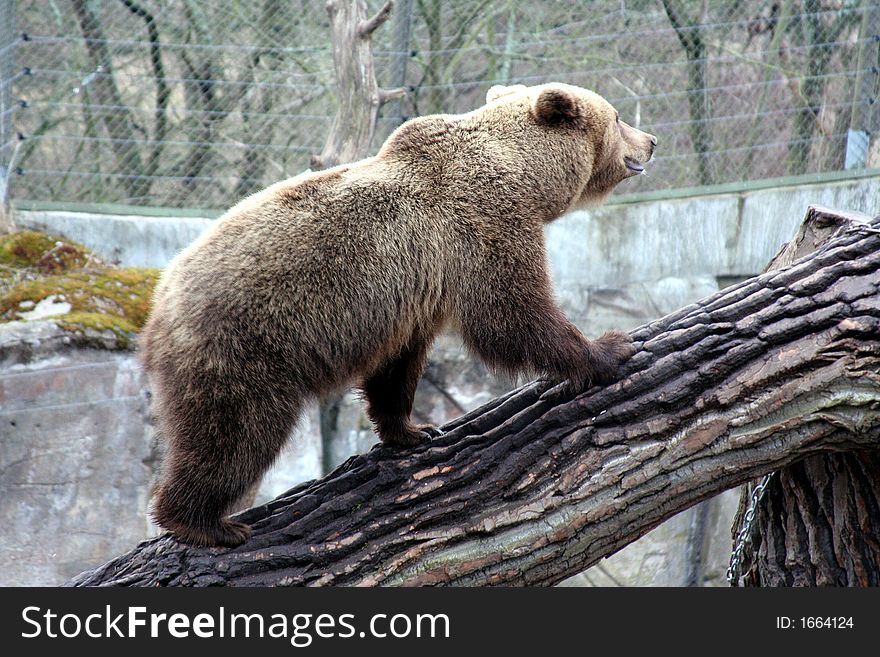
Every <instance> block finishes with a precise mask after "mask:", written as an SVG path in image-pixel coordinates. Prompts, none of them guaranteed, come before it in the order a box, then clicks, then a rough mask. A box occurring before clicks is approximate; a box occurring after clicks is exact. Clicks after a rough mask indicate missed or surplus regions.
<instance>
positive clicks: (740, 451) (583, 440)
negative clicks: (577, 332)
mask: <svg viewBox="0 0 880 657" xmlns="http://www.w3.org/2000/svg"><path fill="white" fill-rule="evenodd" d="M807 221H810V216H809V214H808V218H807ZM878 289H880V218H878V219H875V220H873V221H872V222H871V223H870V224H862V225H853V226H850V227H849V228H847V229H845V230H842V231H841V232H840V234H838V235H837V236H836V237H834V238H833V239H831V240H829V241H828V243H827V244H825V246H824V247H823V248H821V249H819V250H818V251H816V252H815V253H813V254H810V255H808V256H807V257H805V258H803V259H800V260H797V261H795V262H794V263H793V264H791V265H789V266H787V267H784V268H782V269H780V270H778V271H772V272H767V273H765V274H762V275H760V276H757V277H755V278H752V279H749V280H746V281H744V282H742V283H740V284H738V285H735V286H733V287H730V288H727V289H725V290H723V291H721V292H719V293H718V294H715V295H713V296H711V297H708V298H706V299H704V300H702V301H701V302H699V303H697V304H693V305H690V306H688V307H686V308H683V309H681V310H679V311H677V312H675V313H673V314H671V315H668V316H666V317H664V318H662V319H660V320H657V321H655V322H652V323H650V324H648V325H645V326H643V327H641V328H639V329H636V330H635V331H633V332H632V336H633V338H634V340H635V341H636V346H637V347H638V352H637V353H636V355H635V356H634V357H633V359H632V360H631V361H630V362H629V363H627V365H626V366H625V367H624V369H623V371H622V372H621V378H620V380H619V381H618V382H616V383H614V384H612V385H609V386H606V387H601V388H598V387H597V388H592V389H590V390H588V391H586V392H585V393H583V394H581V395H579V396H577V397H575V398H571V397H566V396H565V394H564V392H562V389H563V388H562V387H561V386H559V387H556V388H550V386H549V385H548V384H547V383H544V382H534V383H532V384H529V385H527V386H525V387H523V388H520V389H519V390H516V391H513V392H511V393H509V394H508V395H506V396H503V397H501V398H498V399H496V400H494V401H492V402H490V403H488V404H486V405H485V406H483V407H481V408H479V409H477V410H475V411H473V412H471V413H468V414H466V415H464V416H463V417H461V418H458V419H457V420H454V421H453V422H451V423H449V424H448V425H446V426H445V427H443V429H444V434H443V435H442V436H440V437H438V438H435V439H434V440H432V441H431V443H430V444H429V445H427V446H424V447H420V448H417V449H415V450H412V451H406V452H399V451H394V450H392V449H389V448H386V447H383V446H377V447H376V448H374V449H373V450H371V451H370V452H369V453H367V454H364V455H360V456H355V457H352V458H351V459H349V460H348V461H347V462H345V463H344V464H343V465H341V466H340V467H339V468H337V469H336V470H335V471H334V472H332V473H330V474H329V475H327V476H326V477H324V478H322V479H319V480H316V481H310V482H307V483H304V484H302V485H300V486H297V487H295V488H293V489H292V490H290V491H288V492H287V493H286V494H284V495H282V496H280V497H279V498H277V499H275V500H273V501H272V502H269V503H267V504H265V505H263V506H260V507H257V508H254V509H249V510H247V511H245V512H243V513H242V514H240V515H239V519H241V520H243V521H244V522H247V523H249V524H251V525H253V527H254V533H253V536H252V537H251V539H250V540H249V541H248V542H247V543H245V544H244V545H242V546H240V547H238V548H235V549H232V550H226V549H218V548H193V547H189V546H186V545H182V544H180V543H178V542H176V541H175V540H174V539H173V538H171V537H170V536H168V535H165V536H162V537H158V538H155V539H151V540H147V541H144V542H142V543H141V544H140V545H138V546H137V547H136V548H135V549H133V550H132V551H130V552H128V553H127V554H124V555H122V556H120V557H118V558H116V559H114V560H112V561H110V562H109V563H107V564H105V565H104V566H101V567H99V568H97V569H95V570H92V571H89V572H85V573H83V574H81V575H79V576H78V577H76V578H75V579H74V580H72V582H71V584H73V585H78V586H88V585H139V586H157V585H159V586H205V585H236V586H247V585H429V584H430V585H441V584H443V585H474V586H485V585H550V584H554V583H557V582H559V581H560V580H562V579H564V578H565V577H568V576H570V575H572V574H575V573H578V572H581V571H583V570H584V569H586V568H588V567H589V566H591V565H592V564H594V563H596V562H597V561H599V560H600V559H602V558H603V557H606V556H608V555H610V554H612V553H614V552H616V551H617V550H619V549H621V548H623V547H624V546H626V545H627V544H629V543H631V542H633V541H635V540H636V539H637V538H639V537H640V536H642V535H643V534H645V533H646V532H648V531H649V530H650V529H652V528H653V527H655V526H657V525H658V524H660V523H661V522H663V521H664V520H666V519H667V518H669V517H671V516H673V515H675V514H676V513H679V512H680V511H683V510H684V509H686V508H688V507H690V506H692V505H694V504H696V503H698V502H700V501H701V500H704V499H707V498H709V497H711V496H713V495H716V494H718V493H720V492H722V491H724V490H727V489H729V488H732V487H734V486H737V485H739V484H742V483H744V482H746V481H749V480H751V479H753V478H755V477H757V476H761V475H762V474H764V473H766V472H769V471H771V470H777V469H779V468H782V467H783V466H786V465H788V464H792V463H795V462H797V461H799V460H802V459H804V458H805V457H807V456H809V455H813V454H817V453H824V452H839V451H847V450H866V449H876V448H877V446H878V444H880V295H878ZM872 540H875V541H876V540H878V537H877V536H874V537H872Z"/></svg>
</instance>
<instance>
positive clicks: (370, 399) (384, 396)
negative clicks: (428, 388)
mask: <svg viewBox="0 0 880 657" xmlns="http://www.w3.org/2000/svg"><path fill="white" fill-rule="evenodd" d="M429 345H430V341H429V340H427V339H425V338H422V337H417V338H414V339H413V340H412V341H411V342H410V344H409V345H408V346H407V347H406V348H404V349H403V350H402V351H401V352H400V353H398V354H397V355H396V356H395V357H394V358H391V359H389V360H387V361H385V362H384V363H383V364H382V365H381V366H379V368H378V369H376V371H374V372H373V373H372V374H370V375H369V376H368V377H367V378H366V379H365V380H364V382H363V384H362V386H361V388H362V390H363V392H364V397H365V398H366V401H367V415H369V417H370V420H372V422H373V424H374V425H375V427H376V432H377V433H378V434H379V438H381V439H382V442H384V443H387V444H390V445H397V446H399V447H411V446H413V445H419V444H421V443H424V442H427V441H428V440H429V439H430V438H431V436H435V435H437V433H438V432H437V429H436V428H434V427H432V426H430V425H419V426H417V425H414V424H412V422H410V419H409V414H410V412H411V411H412V405H413V398H414V397H415V394H416V386H418V383H419V378H420V377H421V375H422V371H423V370H424V369H425V363H426V361H427V354H428V346H429Z"/></svg>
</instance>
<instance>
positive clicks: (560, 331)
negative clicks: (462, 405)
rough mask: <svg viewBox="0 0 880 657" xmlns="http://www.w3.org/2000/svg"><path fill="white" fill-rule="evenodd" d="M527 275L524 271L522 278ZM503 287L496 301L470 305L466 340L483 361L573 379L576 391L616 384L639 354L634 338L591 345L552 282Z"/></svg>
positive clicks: (612, 334) (614, 336) (609, 336)
mask: <svg viewBox="0 0 880 657" xmlns="http://www.w3.org/2000/svg"><path fill="white" fill-rule="evenodd" d="M525 270H526V268H525V267H523V268H520V269H519V271H520V273H521V275H522V274H523V272H524V271H525ZM509 288H510V289H514V290H516V291H515V292H513V293H510V292H508V288H505V287H504V286H502V285H498V286H497V289H496V290H495V295H494V298H483V299H480V300H476V301H471V303H467V304H464V312H463V313H462V317H461V328H462V337H463V338H464V340H465V343H466V344H467V345H468V347H469V348H470V349H471V350H472V351H473V352H474V353H476V354H477V355H478V356H479V357H480V359H481V360H483V361H484V362H486V363H487V364H488V365H490V366H492V367H496V368H499V369H504V370H507V371H510V372H521V371H524V370H531V371H535V372H540V373H542V374H544V375H547V376H549V377H550V378H552V379H554V380H557V381H561V380H567V381H568V382H569V388H570V389H571V390H572V391H573V392H579V391H581V390H584V389H586V388H587V387H589V386H590V385H594V384H599V383H607V382H609V381H611V380H613V379H614V377H615V376H616V375H617V372H618V370H619V369H620V366H621V365H622V364H623V363H624V362H625V361H627V360H628V359H629V358H630V357H631V356H632V355H633V353H634V352H635V349H634V348H633V346H632V339H631V338H630V337H629V336H628V335H627V334H626V333H623V332H622V331H609V332H608V333H605V334H604V335H603V336H601V337H600V338H598V339H596V340H588V339H587V338H586V337H584V335H583V334H582V333H581V332H580V331H579V330H578V328H577V327H576V326H575V325H574V324H572V323H571V322H570V321H568V319H566V317H565V315H564V314H563V312H562V310H561V309H560V308H559V307H558V306H556V304H555V303H554V301H553V298H552V295H551V292H550V284H549V281H544V280H542V279H541V278H540V277H538V276H537V275H535V276H534V280H532V281H528V282H527V284H525V285H519V286H512V285H511V286H509Z"/></svg>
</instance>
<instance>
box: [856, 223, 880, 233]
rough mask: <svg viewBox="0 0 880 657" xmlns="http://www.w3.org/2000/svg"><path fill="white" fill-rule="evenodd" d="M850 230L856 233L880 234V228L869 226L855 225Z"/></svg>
mask: <svg viewBox="0 0 880 657" xmlns="http://www.w3.org/2000/svg"><path fill="white" fill-rule="evenodd" d="M849 230H850V231H852V232H855V233H880V228H874V227H873V226H871V225H869V224H854V225H852V226H850V228H849Z"/></svg>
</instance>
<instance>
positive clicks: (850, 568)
mask: <svg viewBox="0 0 880 657" xmlns="http://www.w3.org/2000/svg"><path fill="white" fill-rule="evenodd" d="M865 218H866V217H863V216H853V215H850V214H847V213H838V212H834V211H828V210H825V209H823V208H814V209H813V210H812V211H811V213H810V214H809V215H808V221H807V222H806V223H805V224H804V226H803V227H802V228H801V230H800V232H799V233H798V236H797V237H796V238H795V239H794V240H792V242H791V243H790V244H789V245H787V246H786V248H784V249H783V250H782V251H781V252H780V253H779V255H777V257H776V258H774V260H773V262H771V263H770V265H769V267H768V270H773V269H777V268H779V267H780V266H785V265H788V264H790V263H791V262H792V261H793V260H794V259H796V258H799V257H803V256H805V255H808V254H809V253H812V252H814V251H815V250H816V249H818V248H821V247H822V246H823V245H825V244H826V243H827V242H828V241H829V240H830V239H831V238H832V237H833V235H834V234H835V233H836V232H837V231H838V230H847V229H851V228H853V227H854V226H857V225H858V224H859V223H860V222H861V221H863V220H864V219H865ZM757 485H758V482H757V481H753V482H751V483H750V484H747V485H746V486H743V491H742V495H741V497H740V509H739V513H738V514H737V518H736V520H735V522H734V525H733V530H732V531H733V536H734V537H737V536H738V535H739V533H740V531H741V530H742V529H743V526H744V523H745V512H746V509H747V508H748V506H749V501H750V499H751V494H752V491H753V490H754V488H755V486H757ZM747 535H748V541H747V542H746V543H745V545H744V548H743V553H742V555H741V556H740V559H739V565H738V570H737V572H735V573H734V575H736V577H735V578H734V581H733V582H732V584H734V585H737V584H743V585H746V586H821V585H834V586H878V585H880V542H878V541H880V454H878V453H877V452H875V451H855V452H852V453H847V454H834V453H831V454H820V455H816V456H811V457H808V458H806V459H804V460H803V461H801V462H799V463H795V464H792V465H790V466H788V467H786V468H783V469H781V470H780V471H779V472H778V473H777V474H776V476H775V477H774V478H773V479H771V480H770V482H769V484H768V485H767V487H766V489H765V492H764V498H763V500H762V501H761V503H760V504H759V505H758V506H757V507H756V509H755V519H754V520H753V521H752V524H751V527H750V528H749V531H748V534H747ZM740 578H741V581H740Z"/></svg>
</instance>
